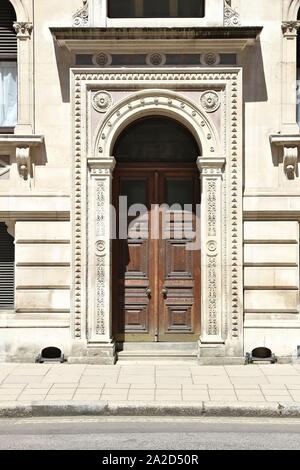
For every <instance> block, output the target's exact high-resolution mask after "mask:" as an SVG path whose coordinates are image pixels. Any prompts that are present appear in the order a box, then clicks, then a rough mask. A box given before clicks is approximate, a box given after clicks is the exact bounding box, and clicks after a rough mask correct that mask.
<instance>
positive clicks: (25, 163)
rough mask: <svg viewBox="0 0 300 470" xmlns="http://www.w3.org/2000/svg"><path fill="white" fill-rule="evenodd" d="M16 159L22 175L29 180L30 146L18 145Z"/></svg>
mask: <svg viewBox="0 0 300 470" xmlns="http://www.w3.org/2000/svg"><path fill="white" fill-rule="evenodd" d="M16 161H17V165H18V170H19V173H20V175H21V176H22V177H23V179H24V180H27V179H28V175H29V174H30V147H17V148H16Z"/></svg>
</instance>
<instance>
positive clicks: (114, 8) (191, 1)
mask: <svg viewBox="0 0 300 470" xmlns="http://www.w3.org/2000/svg"><path fill="white" fill-rule="evenodd" d="M108 16H109V18H203V17H204V16H205V0H108Z"/></svg>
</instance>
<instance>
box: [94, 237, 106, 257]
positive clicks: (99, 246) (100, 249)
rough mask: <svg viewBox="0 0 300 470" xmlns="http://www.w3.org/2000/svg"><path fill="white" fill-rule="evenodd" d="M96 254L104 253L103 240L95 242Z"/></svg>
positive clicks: (101, 254)
mask: <svg viewBox="0 0 300 470" xmlns="http://www.w3.org/2000/svg"><path fill="white" fill-rule="evenodd" d="M96 255H97V256H104V255H105V241H104V240H98V241H97V242H96Z"/></svg>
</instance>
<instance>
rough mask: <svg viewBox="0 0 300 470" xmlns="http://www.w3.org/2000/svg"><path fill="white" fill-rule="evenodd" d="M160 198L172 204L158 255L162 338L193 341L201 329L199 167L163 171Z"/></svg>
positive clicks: (163, 228) (161, 173) (161, 339)
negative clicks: (196, 243)
mask: <svg viewBox="0 0 300 470" xmlns="http://www.w3.org/2000/svg"><path fill="white" fill-rule="evenodd" d="M160 201H161V204H162V203H167V204H168V206H169V207H170V210H169V211H168V212H169V213H168V214H167V221H168V222H169V223H167V224H166V223H164V224H163V226H162V237H161V239H160V256H159V285H160V305H159V341H193V340H197V338H198V337H199V332H200V250H198V249H197V250H190V249H189V245H190V244H192V243H193V242H194V241H195V239H194V236H195V232H196V217H197V214H196V205H197V204H199V202H200V187H199V173H198V171H197V169H196V168H195V169H190V170H188V169H181V170H180V171H176V170H174V169H172V170H165V171H162V172H160Z"/></svg>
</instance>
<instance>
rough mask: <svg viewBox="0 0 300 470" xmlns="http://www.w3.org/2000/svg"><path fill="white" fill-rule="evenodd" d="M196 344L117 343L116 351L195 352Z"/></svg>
mask: <svg viewBox="0 0 300 470" xmlns="http://www.w3.org/2000/svg"><path fill="white" fill-rule="evenodd" d="M197 350H198V344H197V343H196V342H187V343H174V342H172V343H166V342H164V343H145V342H134V343H129V342H128V343H118V344H117V351H122V352H123V351H128V352H132V351H150V352H155V351H157V352H161V353H162V352H164V351H169V352H179V351H180V352H181V351H182V352H191V351H192V352H195V353H197Z"/></svg>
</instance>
